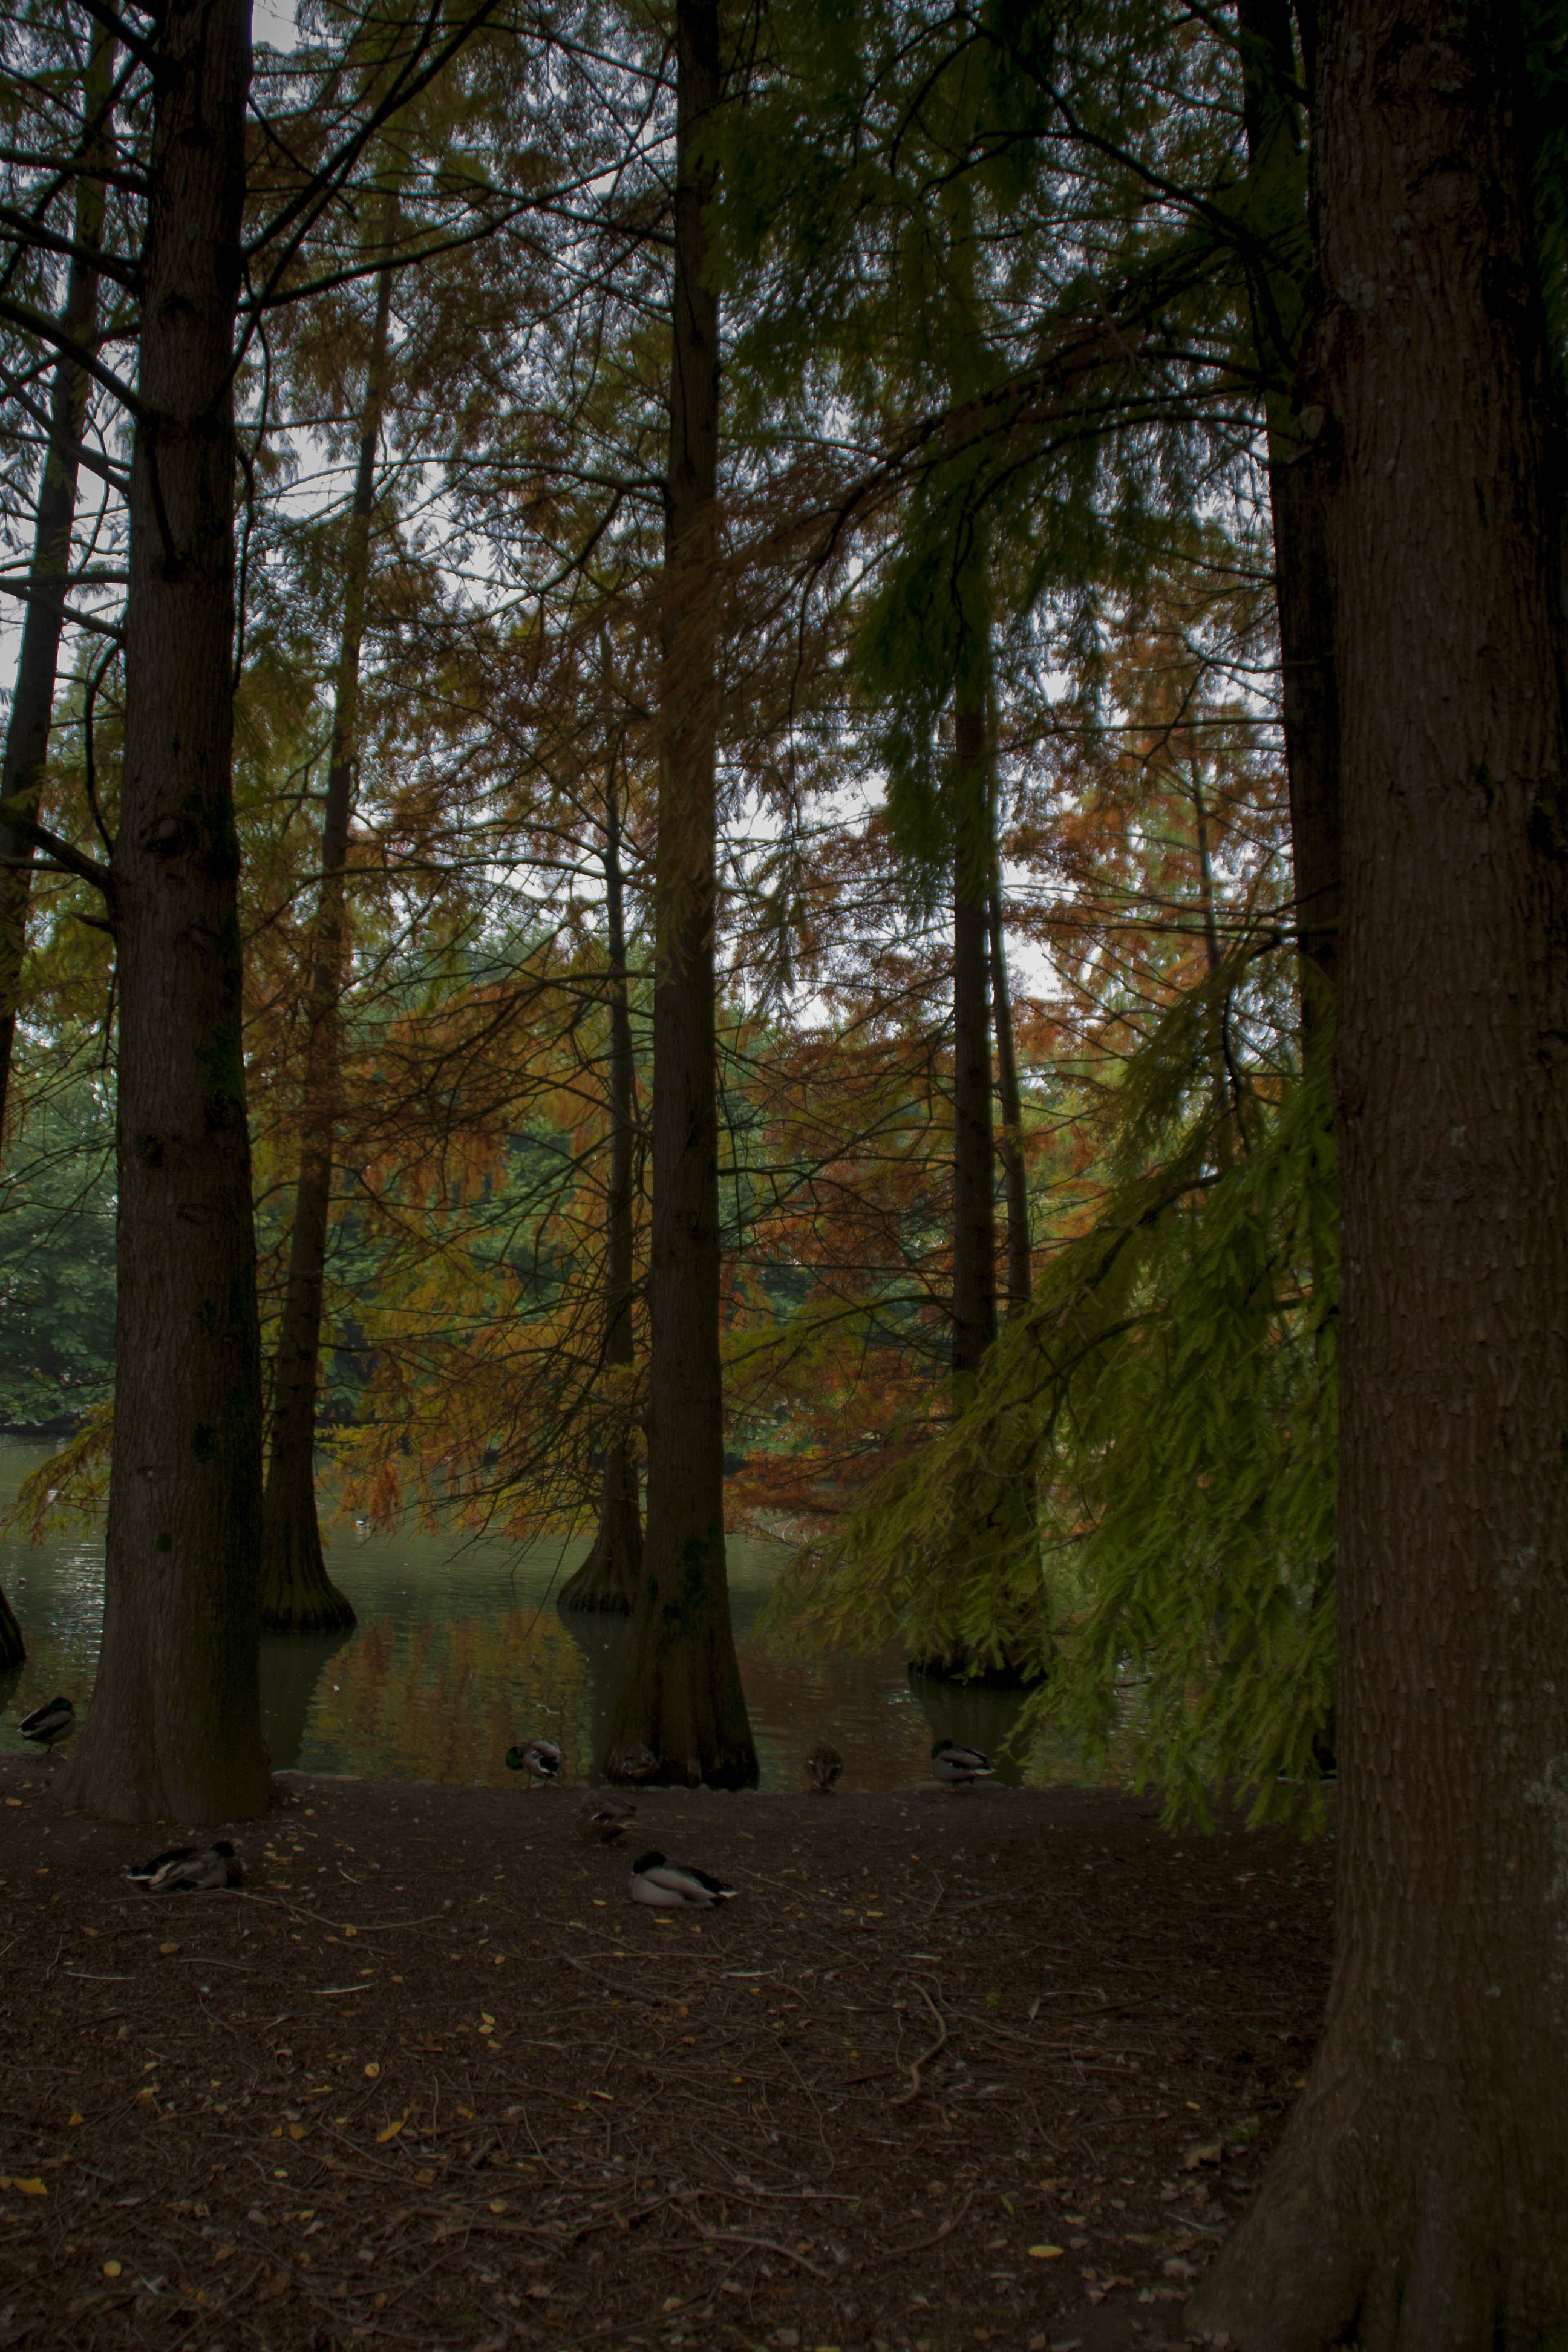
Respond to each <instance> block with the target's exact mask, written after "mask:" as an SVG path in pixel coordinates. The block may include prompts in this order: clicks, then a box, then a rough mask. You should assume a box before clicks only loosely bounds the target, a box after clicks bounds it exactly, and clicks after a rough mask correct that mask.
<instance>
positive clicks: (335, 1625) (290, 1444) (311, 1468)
mask: <svg viewBox="0 0 1568 2352" xmlns="http://www.w3.org/2000/svg"><path fill="white" fill-rule="evenodd" d="M391 318H392V272H391V270H390V269H383V270H382V271H381V272H380V273H379V275H378V276H377V278H376V282H375V320H374V326H373V328H372V331H371V347H370V362H369V366H368V368H367V370H366V373H365V388H364V405H363V409H362V411H361V414H360V443H359V467H358V472H357V474H356V476H355V480H354V496H353V508H352V509H351V510H350V514H349V528H348V542H347V546H346V548H345V550H344V554H343V618H342V632H341V635H340V636H339V640H338V675H337V692H336V700H335V703H334V707H333V710H332V740H331V752H330V754H329V758H328V762H327V804H326V808H325V811H324V812H323V814H322V818H321V894H320V896H319V898H318V899H317V902H316V922H315V933H314V937H313V939H312V941H311V968H310V997H309V999H308V1001H307V1004H306V1024H307V1026H306V1037H305V1087H304V1098H303V1101H302V1104H301V1107H300V1181H299V1185H298V1188H297V1190H296V1192H295V1195H294V1223H293V1227H292V1230H291V1231H290V1234H289V1276H288V1282H287V1285H286V1286H285V1290H284V1296H283V1317H282V1321H281V1324H280V1326H279V1334H278V1352H277V1356H276V1358H275V1360H274V1366H273V1378H272V1433H271V1445H270V1449H269V1451H268V1463H267V1493H266V1498H265V1501H264V1503H263V1505H262V1514H261V1622H262V1624H263V1625H264V1626H266V1627H267V1628H268V1631H269V1632H276V1633H333V1632H336V1631H338V1630H339V1629H340V1628H342V1627H343V1626H347V1625H352V1624H353V1622H354V1612H353V1609H352V1607H351V1606H350V1604H349V1602H348V1601H347V1600H346V1599H345V1598H344V1596H343V1594H342V1593H341V1592H340V1591H338V1588H337V1586H336V1585H335V1584H334V1583H333V1582H332V1580H331V1577H330V1576H329V1575H328V1574H327V1564H326V1560H325V1559H324V1557H323V1555H322V1551H321V1523H320V1520H319V1519H318V1517H317V1514H316V1386H317V1381H318V1378H319V1374H320V1368H321V1302H322V1297H323V1294H324V1291H325V1287H326V1267H327V1222H328V1216H329V1213H330V1211H331V1196H332V1160H333V1131H334V1129H335V1127H336V1124H337V1118H338V1100H339V1093H340V1087H341V1073H342V1040H341V1020H340V1003H341V999H342V982H343V950H344V938H343V930H344V908H345V900H346V889H347V874H348V859H349V814H350V810H351V808H352V806H353V786H354V770H355V766H356V764H357V761H358V758H359V671H360V653H361V649H362V647H363V643H364V600H365V587H366V583H367V582H368V580H369V577H370V535H371V534H370V526H371V517H372V515H373V513H374V508H375V463H376V455H377V452H378V450H379V448H380V446H381V422H382V415H383V412H384V407H385V404H386V345H387V336H388V331H389V328H390V322H391Z"/></svg>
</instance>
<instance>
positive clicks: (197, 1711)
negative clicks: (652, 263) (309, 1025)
mask: <svg viewBox="0 0 1568 2352" xmlns="http://www.w3.org/2000/svg"><path fill="white" fill-rule="evenodd" d="M148 37H149V39H151V40H153V41H154V42H155V45H156V52H157V68H156V73H155V79H154V85H153V87H154V92H155V98H154V110H153V135H152V147H151V154H150V159H149V165H148V176H149V193H148V210H147V236H146V244H145V247H144V259H143V278H144V285H143V308H142V337H141V349H140V356H139V366H138V378H137V385H138V402H139V413H138V415H137V419H136V446H135V455H134V457H133V460H132V474H131V488H130V500H129V510H130V562H129V570H130V583H129V594H128V598H127V604H126V642H125V669H126V713H125V748H124V766H123V781H122V787H121V824H120V832H119V838H118V840H117V842H116V844H115V848H114V855H113V859H112V866H111V876H112V887H113V894H114V908H115V919H116V929H117V938H118V943H119V958H120V961H119V972H120V1085H119V1115H118V1146H119V1233H118V1247H119V1307H118V1319H117V1324H116V1331H115V1354H116V1374H117V1384H116V1394H115V1416H114V1450H113V1455H112V1460H111V1469H110V1498H109V1524H108V1543H107V1561H106V1570H105V1582H104V1611H103V1644H102V1649H101V1651H100V1658H99V1666H98V1681H97V1687H96V1689H95V1691H94V1694H93V1700H92V1706H91V1708H90V1710H89V1714H88V1717H87V1720H86V1723H85V1725H84V1727H83V1729H82V1732H81V1735H80V1738H79V1742H78V1748H77V1753H76V1755H75V1757H74V1759H73V1760H72V1762H71V1764H70V1766H69V1767H68V1779H67V1782H66V1784H65V1787H66V1792H67V1793H68V1801H70V1802H71V1803H73V1804H76V1805H79V1806H81V1807H83V1808H84V1809H85V1810H87V1811H93V1812H100V1813H107V1814H110V1815H111V1816H113V1817H115V1818H117V1819H120V1820H124V1821H146V1820H157V1819H163V1820H174V1821H184V1822H222V1821H226V1820H233V1819H237V1818H238V1817H241V1816H244V1815H247V1814H254V1813H258V1812H260V1811H263V1810H264V1809H265V1807H266V1804H267V1800H268V1770H267V1757H266V1749H265V1747H264V1745H263V1741H262V1736H261V1717H260V1708H259V1702H258V1688H257V1644H258V1566H259V1543H260V1525H261V1425H260V1423H261V1412H260V1391H261V1382H260V1359H259V1340H258V1328H257V1312H256V1244H255V1234H254V1231H253V1226H252V1218H251V1192H250V1149H249V1138H248V1131H247V1124H246V1109H245V1068H244V1062H243V1058H242V1054H241V945H240V931H239V921H238V908H237V881H238V871H239V847H238V842H237V835H236V831H235V820H234V803H233V792H232V777H231V765H230V756H231V749H232V728H233V721H232V675H233V661H234V645H233V635H234V476H235V436H234V420H233V396H232V372H233V363H234V332H235V312H236V303H237V295H238V290H239V223H240V207H241V201H242V198H243V194H244V187H245V103H246V91H247V84H248V81H249V73H250V45H249V32H248V10H247V6H246V5H245V0H167V5H165V7H164V9H163V13H162V15H161V16H160V17H159V18H158V20H157V23H156V29H155V32H153V33H152V34H150V35H149V36H148Z"/></svg>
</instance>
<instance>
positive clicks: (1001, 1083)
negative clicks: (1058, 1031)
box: [985, 841, 1035, 1315]
mask: <svg viewBox="0 0 1568 2352" xmlns="http://www.w3.org/2000/svg"><path fill="white" fill-rule="evenodd" d="M985 911H986V927H987V931H988V934H989V940H990V948H991V1017H992V1024H993V1026H994V1029H995V1032H996V1092H997V1094H998V1096H999V1097H1000V1098H1001V1104H1002V1129H1001V1132H1000V1134H999V1135H998V1137H997V1139H996V1142H997V1150H998V1151H999V1152H1000V1154H1001V1157H1002V1184H1003V1194H1004V1198H1005V1201H1006V1203H1007V1312H1008V1314H1009V1315H1016V1313H1017V1312H1018V1309H1019V1308H1020V1307H1026V1306H1027V1305H1028V1303H1029V1300H1030V1298H1031V1297H1032V1296H1033V1294H1034V1287H1035V1278H1034V1262H1033V1255H1032V1253H1031V1250H1030V1246H1029V1180H1028V1171H1027V1169H1026V1166H1025V1163H1024V1097H1023V1091H1022V1089H1021V1087H1019V1084H1018V1055H1017V1049H1016V1045H1015V1042H1014V1036H1013V999H1012V992H1011V991H1010V989H1009V988H1008V985H1007V940H1006V931H1005V926H1004V923H1003V919H1002V885H1001V880H1000V877H999V876H998V874H997V870H996V857H995V844H994V841H993V845H992V881H991V895H990V899H989V902H988V904H987V907H986V910H985Z"/></svg>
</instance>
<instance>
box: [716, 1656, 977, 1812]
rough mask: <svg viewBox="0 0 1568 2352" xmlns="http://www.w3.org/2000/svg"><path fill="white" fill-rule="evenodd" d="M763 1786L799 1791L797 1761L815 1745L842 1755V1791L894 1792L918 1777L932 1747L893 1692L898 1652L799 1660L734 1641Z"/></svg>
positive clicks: (905, 1701)
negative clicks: (827, 1745)
mask: <svg viewBox="0 0 1568 2352" xmlns="http://www.w3.org/2000/svg"><path fill="white" fill-rule="evenodd" d="M735 1648H736V1655H737V1656H738V1657H739V1659H740V1662H741V1680H742V1683H743V1684H744V1685H745V1691H746V1704H747V1706H748V1707H749V1709H750V1711H751V1717H752V1734H753V1736H754V1738H755V1739H756V1743H757V1757H758V1760H759V1762H760V1763H761V1765H762V1768H763V1787H764V1788H773V1789H804V1788H805V1773H804V1772H803V1770H802V1769H801V1759H802V1758H803V1757H804V1756H805V1751H806V1749H807V1748H809V1747H810V1746H811V1744H812V1741H813V1740H814V1739H830V1740H831V1741H832V1742H833V1745H834V1746H835V1747H836V1748H839V1749H841V1750H842V1752H843V1756H844V1781H843V1785H844V1787H845V1788H846V1789H856V1788H859V1789H896V1788H900V1787H907V1786H908V1784H909V1783H910V1781H911V1780H916V1779H918V1778H919V1776H920V1773H921V1768H922V1765H923V1763H924V1760H925V1757H926V1753H927V1750H928V1749H929V1748H930V1746H931V1741H930V1740H929V1739H926V1738H922V1727H921V1719H920V1717H919V1715H918V1713H917V1711H916V1709H915V1708H914V1707H913V1706H911V1705H910V1700H909V1698H908V1696H906V1694H905V1692H904V1691H903V1690H902V1689H901V1688H900V1678H901V1669H902V1663H903V1661H902V1654H901V1653H900V1652H898V1651H895V1650H890V1649H889V1650H888V1651H886V1652H877V1653H874V1654H872V1655H871V1656H869V1657H861V1656H859V1655H858V1654H855V1653H852V1652H846V1653H844V1654H842V1655H840V1656H838V1657H832V1658H819V1657H810V1658H801V1657H797V1656H795V1655H794V1654H791V1653H790V1652H788V1651H780V1650H774V1649H771V1648H767V1647H764V1646H762V1645H760V1644H758V1643H755V1642H748V1641H745V1640H742V1641H739V1642H737V1643H736V1645H735Z"/></svg>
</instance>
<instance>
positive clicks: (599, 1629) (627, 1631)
mask: <svg viewBox="0 0 1568 2352" xmlns="http://www.w3.org/2000/svg"><path fill="white" fill-rule="evenodd" d="M556 1622H557V1624H558V1625H559V1626H560V1627H561V1629H562V1631H563V1633H564V1634H565V1635H566V1638H567V1640H568V1641H570V1642H571V1643H573V1645H574V1648H575V1649H576V1651H577V1652H578V1654H579V1655H580V1656H581V1658H582V1661H583V1668H584V1674H585V1675H586V1676H587V1685H586V1692H587V1707H586V1710H585V1717H586V1719H585V1722H584V1726H583V1728H584V1729H585V1730H586V1733H587V1738H586V1739H585V1740H584V1741H583V1742H582V1743H581V1744H580V1745H579V1747H578V1748H577V1751H576V1777H577V1778H578V1779H579V1780H590V1781H595V1782H596V1781H599V1780H603V1778H604V1775H605V1748H606V1747H607V1745H608V1742H609V1734H610V1704H611V1701H612V1699H613V1698H614V1696H615V1689H616V1677H617V1675H619V1673H620V1670H621V1664H622V1661H623V1660H624V1658H625V1656H626V1643H628V1642H629V1641H630V1639H631V1624H630V1622H629V1620H628V1619H626V1618H625V1617H617V1616H610V1615H607V1614H605V1612H602V1611H595V1612H593V1613H591V1614H584V1612H582V1611H581V1610H576V1609H574V1610H571V1611H569V1612H567V1614H566V1615H565V1616H563V1617H558V1618H557V1619H556ZM552 1737H553V1738H560V1734H559V1733H553V1734H552ZM564 1744H565V1743H564V1742H563V1745H564ZM568 1752H570V1751H568Z"/></svg>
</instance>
